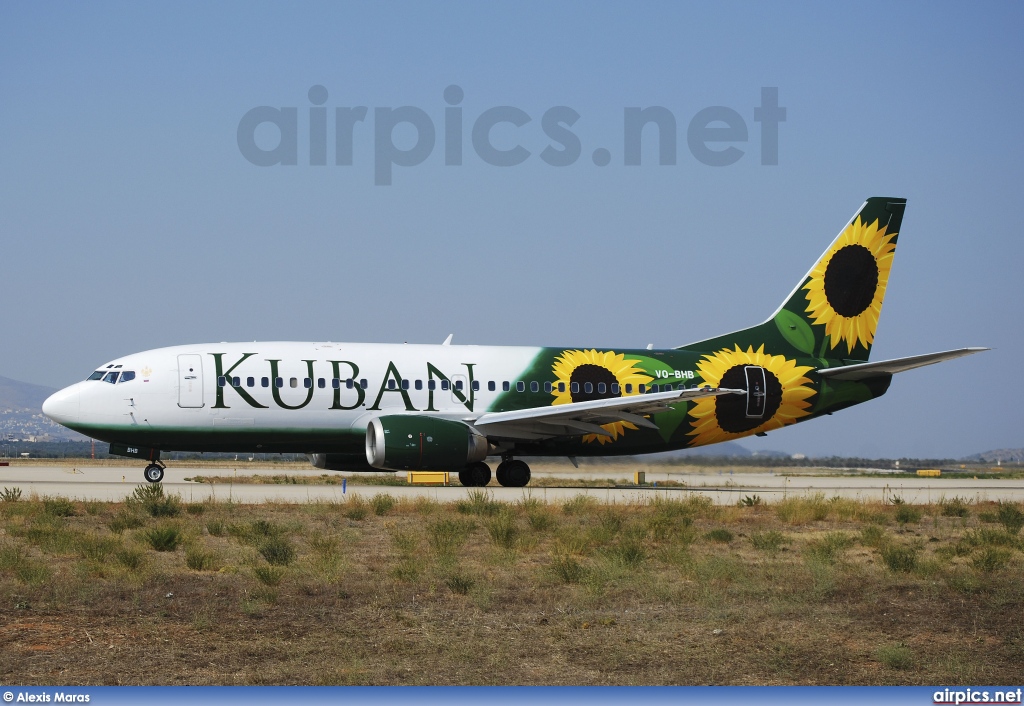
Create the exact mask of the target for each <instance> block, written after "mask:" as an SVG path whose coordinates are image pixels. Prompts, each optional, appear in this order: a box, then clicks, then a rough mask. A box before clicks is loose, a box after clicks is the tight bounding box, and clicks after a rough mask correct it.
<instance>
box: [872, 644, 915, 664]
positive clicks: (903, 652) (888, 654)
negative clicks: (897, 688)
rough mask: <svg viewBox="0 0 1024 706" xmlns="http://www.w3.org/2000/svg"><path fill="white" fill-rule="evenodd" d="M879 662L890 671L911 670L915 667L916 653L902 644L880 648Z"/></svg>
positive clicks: (878, 653)
mask: <svg viewBox="0 0 1024 706" xmlns="http://www.w3.org/2000/svg"><path fill="white" fill-rule="evenodd" d="M876 654H877V656H878V661H879V662H881V663H882V664H884V665H885V666H886V667H888V668H889V669H900V670H903V669H910V668H911V667H913V666H914V653H913V652H911V651H910V648H909V647H907V646H906V645H904V644H903V643H902V642H901V643H899V644H896V645H886V646H884V647H879V648H878V651H877V653H876Z"/></svg>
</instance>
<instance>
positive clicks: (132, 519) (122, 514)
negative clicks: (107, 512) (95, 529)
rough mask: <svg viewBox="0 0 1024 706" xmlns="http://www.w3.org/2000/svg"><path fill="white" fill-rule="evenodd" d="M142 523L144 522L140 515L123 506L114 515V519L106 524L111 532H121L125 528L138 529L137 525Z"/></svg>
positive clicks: (140, 525)
mask: <svg viewBox="0 0 1024 706" xmlns="http://www.w3.org/2000/svg"><path fill="white" fill-rule="evenodd" d="M143 524H145V523H144V522H143V520H142V518H141V517H139V516H138V515H136V514H135V513H134V512H132V511H131V510H129V509H128V508H126V507H125V508H122V509H121V510H120V511H118V513H117V514H116V515H114V519H112V520H111V521H110V524H109V525H108V526H109V527H110V531H111V532H114V533H116V534H121V533H122V532H124V531H125V530H126V529H138V528H139V527H142V525H143Z"/></svg>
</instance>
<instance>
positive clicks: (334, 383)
mask: <svg viewBox="0 0 1024 706" xmlns="http://www.w3.org/2000/svg"><path fill="white" fill-rule="evenodd" d="M331 387H333V388H334V389H335V390H340V389H341V380H340V379H338V378H331Z"/></svg>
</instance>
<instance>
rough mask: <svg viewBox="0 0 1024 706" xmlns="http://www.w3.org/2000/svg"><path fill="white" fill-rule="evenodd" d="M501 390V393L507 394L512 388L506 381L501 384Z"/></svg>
mask: <svg viewBox="0 0 1024 706" xmlns="http://www.w3.org/2000/svg"><path fill="white" fill-rule="evenodd" d="M501 389H502V392H508V391H509V390H510V389H512V386H511V385H510V384H509V382H508V380H506V381H505V382H503V383H501Z"/></svg>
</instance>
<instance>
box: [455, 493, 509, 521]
mask: <svg viewBox="0 0 1024 706" xmlns="http://www.w3.org/2000/svg"><path fill="white" fill-rule="evenodd" d="M455 509H456V510H458V511H459V512H461V513H462V514H463V515H488V516H489V515H497V514H498V512H500V511H501V503H499V502H498V501H497V500H495V499H494V496H492V495H491V493H489V492H488V491H486V490H478V489H475V488H474V489H473V490H470V491H469V492H468V493H466V499H465V500H459V501H457V502H456V503H455Z"/></svg>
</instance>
